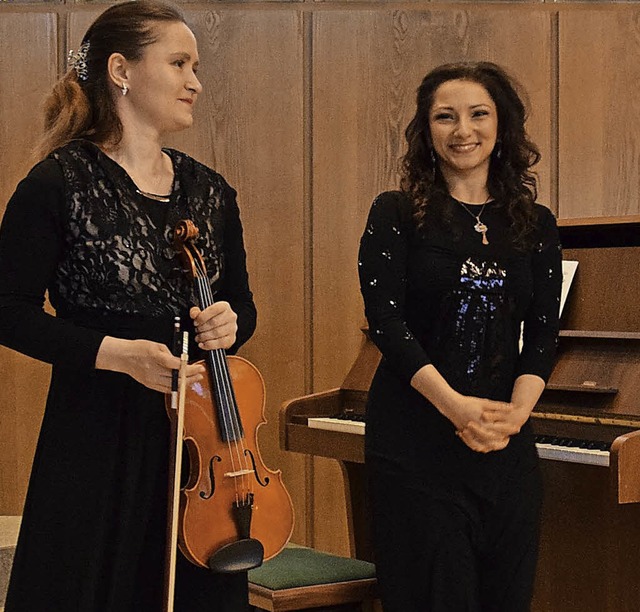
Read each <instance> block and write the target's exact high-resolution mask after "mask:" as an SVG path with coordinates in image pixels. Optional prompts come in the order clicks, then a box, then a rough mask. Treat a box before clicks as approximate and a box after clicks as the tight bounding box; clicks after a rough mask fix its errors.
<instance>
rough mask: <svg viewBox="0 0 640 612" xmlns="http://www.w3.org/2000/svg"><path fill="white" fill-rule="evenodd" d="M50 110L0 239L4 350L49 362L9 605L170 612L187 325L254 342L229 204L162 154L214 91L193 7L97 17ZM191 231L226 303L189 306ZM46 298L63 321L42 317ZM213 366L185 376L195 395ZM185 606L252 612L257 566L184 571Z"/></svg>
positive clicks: (53, 610)
mask: <svg viewBox="0 0 640 612" xmlns="http://www.w3.org/2000/svg"><path fill="white" fill-rule="evenodd" d="M70 61H71V67H70V69H69V71H68V72H67V73H66V74H65V75H64V76H63V77H62V79H61V80H60V81H58V83H57V84H56V85H55V87H54V89H53V92H52V93H51V95H50V96H49V98H48V100H47V103H46V109H45V134H44V137H43V139H42V142H41V144H40V148H39V154H40V159H41V160H42V161H41V162H40V163H38V164H37V165H36V166H35V167H34V168H33V169H32V170H31V172H30V173H29V174H28V176H27V177H26V178H25V179H24V180H23V181H22V182H21V183H20V184H19V185H18V187H17V189H16V191H15V193H14V194H13V196H12V198H11V200H10V201H9V203H8V206H7V210H6V214H5V216H4V219H3V221H2V227H1V230H0V279H2V282H1V284H0V342H2V344H4V345H6V346H8V347H10V348H13V349H15V350H17V351H20V352H22V353H24V354H26V355H29V356H31V357H34V358H36V359H40V360H43V361H45V362H48V363H50V364H52V365H53V374H52V379H51V386H50V389H49V396H48V400H47V407H46V411H45V415H44V419H43V422H42V429H41V432H40V437H39V441H38V446H37V451H36V456H35V460H34V464H33V471H32V475H31V480H30V484H29V490H28V494H27V499H26V504H25V508H24V516H23V522H22V528H21V532H20V536H19V541H18V546H17V549H16V554H15V560H14V566H13V572H12V576H11V580H10V585H9V591H8V595H7V601H6V607H5V610H6V612H36V611H39V610H47V612H58V611H59V612H107V611H108V612H134V611H135V612H140V611H144V612H153V611H159V610H161V609H162V591H163V568H164V554H165V531H166V504H167V473H168V431H169V420H168V418H167V413H166V410H165V398H164V394H165V393H168V392H170V390H171V382H172V371H173V370H175V369H177V368H179V366H180V359H179V358H178V357H175V356H174V355H173V354H172V352H171V351H170V350H169V348H168V345H169V346H170V345H171V337H172V331H173V321H174V317H176V316H178V317H180V318H181V319H182V325H183V327H184V328H185V329H190V330H191V331H192V337H195V343H197V347H198V348H199V349H201V350H204V351H212V350H215V349H228V350H230V351H231V352H233V351H234V350H235V349H237V348H238V347H239V346H240V345H241V344H243V343H244V342H245V341H246V340H247V339H248V338H249V337H250V336H251V335H252V333H253V331H254V328H255V323H256V311H255V306H254V303H253V298H252V294H251V291H250V289H249V285H248V276H247V271H246V265H245V250H244V246H243V238H242V227H241V223H240V218H239V213H238V208H237V205H236V199H235V191H234V190H233V189H232V188H231V187H230V186H229V185H228V184H227V183H226V181H225V180H224V178H223V177H222V176H220V175H219V174H217V173H216V172H214V171H213V170H210V169H209V168H207V167H205V166H203V165H202V164H200V163H198V162H197V161H195V160H194V159H192V158H190V157H189V156H187V155H185V154H183V153H180V152H178V151H175V150H172V149H164V148H162V144H161V143H162V139H163V137H164V136H165V135H167V134H169V133H172V132H176V131H179V130H182V129H185V128H187V127H189V126H191V124H192V122H193V107H194V103H195V102H196V100H197V97H198V94H199V93H200V92H201V90H202V85H201V84H200V81H199V80H198V77H197V75H196V72H197V69H198V50H197V45H196V40H195V38H194V35H193V33H192V32H191V30H190V29H189V27H188V26H187V25H186V23H185V21H184V18H183V17H182V15H181V13H180V12H179V11H178V10H177V9H175V8H174V7H172V6H170V5H166V4H162V3H160V2H156V1H155V0H141V1H139V2H127V3H124V4H119V5H115V6H112V7H110V8H109V9H107V10H106V11H105V12H104V13H102V14H101V15H100V16H99V17H98V18H97V19H96V21H95V22H94V23H93V24H92V25H91V27H90V28H89V29H88V31H87V33H86V34H85V36H84V38H83V40H82V44H81V46H80V48H79V50H78V51H76V52H74V53H73V54H72V56H71V60H70ZM180 219H190V220H191V221H192V222H193V224H194V225H195V226H196V227H197V229H198V230H199V238H198V242H197V246H198V248H199V249H200V251H201V252H202V255H203V257H204V258H205V259H206V261H207V263H208V275H209V277H208V279H209V284H210V286H211V291H212V295H214V296H215V302H214V303H213V304H211V305H209V306H207V307H206V308H204V309H202V310H201V309H200V308H198V307H197V306H193V304H194V303H195V302H194V299H193V288H192V285H191V281H190V279H188V278H187V277H186V276H185V274H184V273H183V271H182V269H181V265H180V262H179V261H178V258H177V257H176V253H175V251H174V249H173V228H174V227H175V226H176V223H177V222H178V221H179V220H180ZM46 292H48V295H49V299H50V301H51V304H52V305H53V307H54V308H55V310H56V316H55V317H54V316H51V315H50V314H48V313H46V312H45V311H44V310H43V304H44V296H45V293H46ZM204 375H205V368H204V366H203V365H198V364H193V365H189V366H187V368H186V382H187V384H191V383H195V382H197V381H200V380H201V379H202V378H203V376H204ZM175 609H176V610H178V611H180V610H185V611H186V610H189V611H190V612H197V611H198V610H202V611H204V610H207V612H240V611H242V610H246V609H248V597H247V584H246V573H239V574H214V573H212V572H210V571H208V570H207V569H202V568H199V567H197V566H196V565H194V564H191V563H189V562H188V561H187V560H185V559H183V558H180V559H179V560H178V567H177V571H176V598H175Z"/></svg>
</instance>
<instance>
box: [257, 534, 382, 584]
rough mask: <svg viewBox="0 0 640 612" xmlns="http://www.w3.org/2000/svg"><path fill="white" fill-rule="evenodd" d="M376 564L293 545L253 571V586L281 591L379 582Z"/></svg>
mask: <svg viewBox="0 0 640 612" xmlns="http://www.w3.org/2000/svg"><path fill="white" fill-rule="evenodd" d="M375 577H376V568H375V565H374V564H373V563H369V562H368V561H361V560H360V559H349V558H346V557H338V556H336V555H331V554H328V553H324V552H320V551H317V550H314V549H313V548H306V547H304V546H296V545H295V544H294V545H292V544H289V545H288V546H286V547H285V548H284V550H283V551H282V552H281V553H280V554H279V555H277V556H275V557H274V558H273V559H270V560H269V561H265V562H264V563H263V564H262V566H260V567H257V568H255V569H252V570H250V571H249V583H252V584H257V585H259V586H262V587H265V588H267V589H271V590H273V591H280V590H283V589H295V588H300V587H308V586H317V585H322V584H330V583H335V582H349V581H352V580H365V579H375Z"/></svg>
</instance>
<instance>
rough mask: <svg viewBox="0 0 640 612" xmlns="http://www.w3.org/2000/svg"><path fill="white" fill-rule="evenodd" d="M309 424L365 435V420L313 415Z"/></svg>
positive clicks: (308, 421)
mask: <svg viewBox="0 0 640 612" xmlns="http://www.w3.org/2000/svg"><path fill="white" fill-rule="evenodd" d="M307 424H308V425H309V427H312V428H313V429H328V430H329V431H342V432H344V433H350V434H357V435H361V436H363V435H364V421H348V420H347V419H334V418H330V417H313V418H310V419H308V420H307Z"/></svg>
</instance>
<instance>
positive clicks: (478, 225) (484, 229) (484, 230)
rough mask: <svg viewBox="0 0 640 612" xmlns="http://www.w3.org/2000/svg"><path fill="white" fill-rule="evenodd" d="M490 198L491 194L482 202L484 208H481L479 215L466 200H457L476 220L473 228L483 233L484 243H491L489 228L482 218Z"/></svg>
mask: <svg viewBox="0 0 640 612" xmlns="http://www.w3.org/2000/svg"><path fill="white" fill-rule="evenodd" d="M490 199H491V195H489V196H488V197H487V199H486V200H485V201H484V202H483V203H482V208H481V209H480V212H479V213H478V214H477V215H474V214H473V213H472V212H471V211H470V210H469V209H468V208H467V205H466V204H465V203H464V202H461V201H460V200H456V202H458V204H460V206H462V208H464V209H465V210H466V211H467V212H468V213H469V214H470V215H471V216H472V217H473V218H474V219H475V220H476V224H475V225H474V226H473V229H474V230H476V232H478V234H482V244H489V240H488V239H487V230H488V229H489V228H488V227H487V226H486V225H485V224H484V223H483V222H482V221H481V220H480V217H481V216H482V213H483V212H484V207H485V206H486V205H487V202H488V201H489V200H490Z"/></svg>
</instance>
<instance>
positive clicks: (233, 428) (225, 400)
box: [196, 259, 253, 497]
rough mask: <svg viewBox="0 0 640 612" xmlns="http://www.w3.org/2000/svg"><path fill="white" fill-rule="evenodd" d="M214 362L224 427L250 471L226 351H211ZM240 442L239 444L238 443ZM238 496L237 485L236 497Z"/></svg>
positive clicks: (201, 279)
mask: <svg viewBox="0 0 640 612" xmlns="http://www.w3.org/2000/svg"><path fill="white" fill-rule="evenodd" d="M196 267H197V269H198V278H197V284H198V288H199V292H200V296H199V297H200V300H201V302H202V305H203V307H205V308H206V307H207V306H209V305H211V304H213V303H214V299H213V292H212V291H211V285H210V283H209V280H208V278H207V275H206V271H205V270H204V269H203V264H202V265H201V262H200V261H198V260H197V259H196ZM210 354H211V357H212V360H214V361H215V362H216V368H215V370H216V371H215V372H213V374H214V377H215V379H216V380H215V384H216V388H217V389H218V395H219V401H221V403H222V406H221V412H222V417H223V420H224V427H225V429H226V431H227V432H228V433H231V436H230V438H233V441H234V450H235V454H236V456H237V460H238V463H239V466H240V468H241V469H244V470H245V471H248V470H249V464H248V459H247V454H246V449H245V447H244V438H243V436H242V432H241V426H240V422H239V413H238V407H237V404H236V401H235V396H234V393H233V387H232V385H231V379H230V376H229V370H228V364H227V361H226V354H225V351H224V349H217V350H214V351H210ZM238 441H239V443H238ZM227 444H228V446H229V455H230V457H231V460H232V464H233V469H234V471H236V470H237V468H236V466H235V460H234V456H233V455H234V452H233V450H232V449H231V440H228V442H227ZM242 481H243V485H244V489H245V491H250V490H251V487H249V486H248V482H253V481H252V479H249V478H248V473H246V474H244V475H243V476H242ZM237 496H238V491H237V485H236V497H237Z"/></svg>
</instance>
